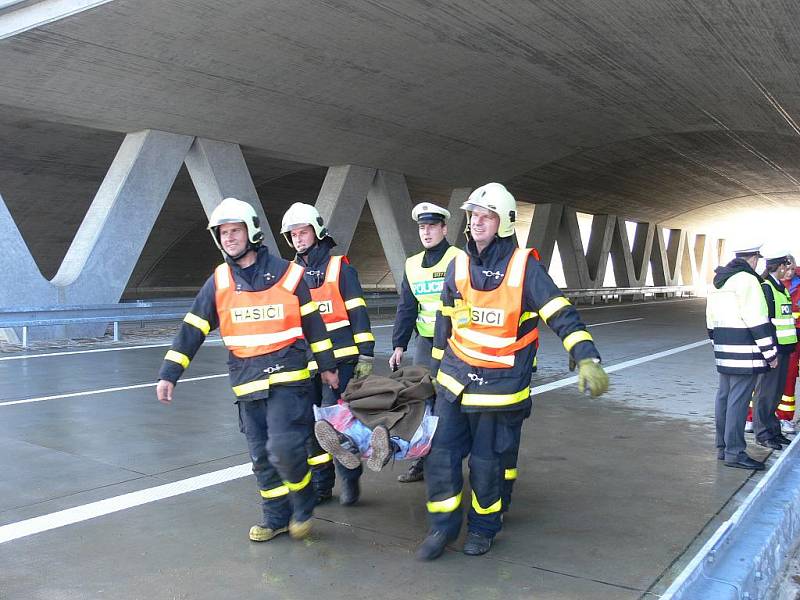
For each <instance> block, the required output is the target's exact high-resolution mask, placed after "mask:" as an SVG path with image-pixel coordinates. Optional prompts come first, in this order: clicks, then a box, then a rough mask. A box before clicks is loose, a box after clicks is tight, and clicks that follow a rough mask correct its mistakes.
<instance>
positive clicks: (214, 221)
mask: <svg viewBox="0 0 800 600" xmlns="http://www.w3.org/2000/svg"><path fill="white" fill-rule="evenodd" d="M223 223H244V224H245V226H246V227H247V238H248V239H249V240H250V246H251V247H258V246H259V245H260V244H261V242H262V241H263V239H264V234H263V233H262V231H261V225H260V223H259V218H258V215H257V214H256V211H255V209H254V208H253V207H252V206H251V205H250V204H248V203H247V202H242V201H241V200H238V199H236V198H225V199H224V200H223V201H222V202H220V203H219V204H218V205H217V207H216V208H215V209H214V210H213V211H212V212H211V217H209V219H208V230H209V231H210V232H211V237H212V238H213V239H214V243H215V244H216V245H217V248H219V249H220V250H221V251H222V252H223V253H224V252H225V251H224V250H222V245H221V244H220V242H219V231H218V230H219V226H220V225H222V224H223ZM248 249H250V248H248Z"/></svg>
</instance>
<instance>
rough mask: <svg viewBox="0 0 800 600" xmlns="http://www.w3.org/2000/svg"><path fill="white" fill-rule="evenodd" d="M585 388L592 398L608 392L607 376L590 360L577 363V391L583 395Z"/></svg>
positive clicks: (597, 364)
mask: <svg viewBox="0 0 800 600" xmlns="http://www.w3.org/2000/svg"><path fill="white" fill-rule="evenodd" d="M587 388H588V389H589V393H591V394H592V397H596V396H599V395H600V394H602V393H604V392H606V391H608V374H607V373H606V372H605V371H604V370H603V367H601V366H600V363H598V362H595V361H594V359H592V358H584V359H583V360H579V361H578V391H580V392H581V393H583V392H584V390H586V389H587Z"/></svg>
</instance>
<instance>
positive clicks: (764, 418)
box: [753, 353, 790, 442]
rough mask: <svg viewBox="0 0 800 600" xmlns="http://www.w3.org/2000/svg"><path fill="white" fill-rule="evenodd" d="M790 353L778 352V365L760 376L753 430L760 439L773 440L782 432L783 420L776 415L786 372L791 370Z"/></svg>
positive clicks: (755, 398)
mask: <svg viewBox="0 0 800 600" xmlns="http://www.w3.org/2000/svg"><path fill="white" fill-rule="evenodd" d="M789 356H790V355H789V354H781V353H778V366H777V367H776V368H775V369H770V370H769V371H767V372H766V373H762V374H761V375H759V376H758V380H757V381H756V389H755V395H754V396H753V404H754V406H755V410H754V411H753V432H754V433H755V434H756V439H757V440H759V441H762V442H763V441H767V440H771V439H772V438H774V437H775V436H777V435H780V433H781V422H780V421H779V420H778V417H777V416H776V415H775V411H776V410H777V409H778V405H779V404H780V403H781V396H782V395H783V388H784V386H785V385H786V374H787V373H788V372H789Z"/></svg>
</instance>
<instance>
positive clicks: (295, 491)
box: [237, 385, 314, 529]
mask: <svg viewBox="0 0 800 600" xmlns="http://www.w3.org/2000/svg"><path fill="white" fill-rule="evenodd" d="M237 404H238V408H239V429H240V430H241V431H242V433H244V435H245V437H246V438H247V447H248V449H249V451H250V460H251V461H252V462H253V473H254V474H255V476H256V480H257V481H258V487H259V490H260V491H261V504H262V510H263V514H264V520H263V525H265V526H266V527H269V528H272V529H278V528H281V527H286V526H287V525H288V523H289V520H290V519H294V520H295V521H306V520H308V519H310V518H311V514H312V511H313V509H314V490H313V488H312V487H311V485H309V484H310V482H311V473H310V471H309V468H308V463H307V462H306V459H307V455H306V450H305V443H306V440H307V439H308V436H309V429H310V424H311V422H312V420H313V417H312V414H311V386H310V385H303V386H294V385H293V386H275V387H273V388H271V389H270V393H269V398H267V399H264V400H253V401H240V402H237Z"/></svg>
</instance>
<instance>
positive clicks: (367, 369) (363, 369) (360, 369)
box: [353, 354, 372, 379]
mask: <svg viewBox="0 0 800 600" xmlns="http://www.w3.org/2000/svg"><path fill="white" fill-rule="evenodd" d="M370 373H372V357H371V356H364V355H363V354H361V355H359V357H358V362H357V363H356V367H355V369H353V377H355V378H356V379H361V378H362V377H366V376H367V375H369V374H370Z"/></svg>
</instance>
